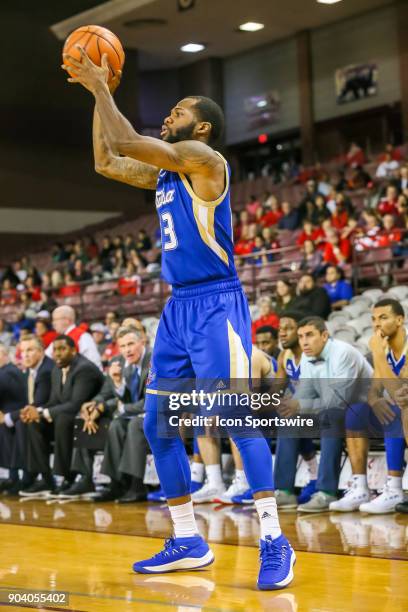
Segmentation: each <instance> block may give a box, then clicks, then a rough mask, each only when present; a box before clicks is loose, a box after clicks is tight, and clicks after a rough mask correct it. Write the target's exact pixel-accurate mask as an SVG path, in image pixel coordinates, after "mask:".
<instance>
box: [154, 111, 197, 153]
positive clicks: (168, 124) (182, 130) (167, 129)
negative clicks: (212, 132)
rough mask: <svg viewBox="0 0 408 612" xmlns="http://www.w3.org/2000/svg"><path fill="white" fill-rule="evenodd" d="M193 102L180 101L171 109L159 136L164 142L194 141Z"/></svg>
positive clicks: (194, 118)
mask: <svg viewBox="0 0 408 612" xmlns="http://www.w3.org/2000/svg"><path fill="white" fill-rule="evenodd" d="M193 106H194V102H193V101H192V100H181V102H178V103H177V105H176V106H175V107H174V108H172V110H171V113H170V115H169V116H168V117H166V118H165V120H164V123H163V125H162V130H161V132H160V136H161V137H162V139H163V140H165V141H166V142H171V143H174V142H181V141H182V140H194V136H195V128H196V126H197V123H198V121H197V117H196V116H195V115H194V112H193Z"/></svg>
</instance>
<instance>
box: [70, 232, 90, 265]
mask: <svg viewBox="0 0 408 612" xmlns="http://www.w3.org/2000/svg"><path fill="white" fill-rule="evenodd" d="M72 255H73V256H74V258H75V259H74V261H76V260H78V259H80V260H81V261H82V263H83V264H86V263H88V261H89V258H88V255H87V253H86V250H85V247H84V243H83V240H82V239H81V238H79V239H78V240H77V241H76V242H75V244H74V248H73V253H72Z"/></svg>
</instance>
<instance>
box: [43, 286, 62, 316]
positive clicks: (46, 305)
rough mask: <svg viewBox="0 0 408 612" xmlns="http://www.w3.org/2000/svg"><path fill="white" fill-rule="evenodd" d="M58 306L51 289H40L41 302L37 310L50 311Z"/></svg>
mask: <svg viewBox="0 0 408 612" xmlns="http://www.w3.org/2000/svg"><path fill="white" fill-rule="evenodd" d="M57 306H58V304H57V301H56V299H55V298H54V294H53V291H52V290H47V291H41V304H40V306H39V310H40V311H41V310H46V311H48V312H52V311H53V310H54V308H56V307H57Z"/></svg>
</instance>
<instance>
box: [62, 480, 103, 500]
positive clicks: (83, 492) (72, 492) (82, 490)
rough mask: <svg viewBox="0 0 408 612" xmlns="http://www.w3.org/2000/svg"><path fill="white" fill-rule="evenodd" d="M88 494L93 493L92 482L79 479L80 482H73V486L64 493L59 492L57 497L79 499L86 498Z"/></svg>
mask: <svg viewBox="0 0 408 612" xmlns="http://www.w3.org/2000/svg"><path fill="white" fill-rule="evenodd" d="M90 493H95V487H94V484H93V482H92V480H88V479H87V478H81V480H78V482H74V484H73V485H72V486H70V487H69V488H68V489H65V491H61V493H60V494H59V496H58V497H60V498H61V499H71V498H72V499H79V498H80V497H83V496H87V495H89V494H90Z"/></svg>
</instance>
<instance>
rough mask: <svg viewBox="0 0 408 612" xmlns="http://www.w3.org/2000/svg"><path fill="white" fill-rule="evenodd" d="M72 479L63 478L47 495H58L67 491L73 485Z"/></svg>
mask: <svg viewBox="0 0 408 612" xmlns="http://www.w3.org/2000/svg"><path fill="white" fill-rule="evenodd" d="M73 484H74V483H73V481H72V480H66V479H65V480H63V481H62V482H61V484H60V485H59V486H58V487H55V489H54V491H53V492H52V493H50V495H49V497H59V496H60V495H61V493H64V492H65V491H67V490H68V489H69V488H70V487H72V485H73Z"/></svg>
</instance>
